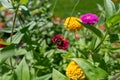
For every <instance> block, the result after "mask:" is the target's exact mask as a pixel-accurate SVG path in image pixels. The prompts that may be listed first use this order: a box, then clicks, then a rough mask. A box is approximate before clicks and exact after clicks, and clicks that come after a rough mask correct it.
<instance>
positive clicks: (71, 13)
mask: <svg viewBox="0 0 120 80" xmlns="http://www.w3.org/2000/svg"><path fill="white" fill-rule="evenodd" d="M79 1H80V0H77V2H76V4H75V5H74V7H73V9H72V12H71V15H70V16H72V15H73V13H74V11H75V9H76V7H77V5H78V3H79Z"/></svg>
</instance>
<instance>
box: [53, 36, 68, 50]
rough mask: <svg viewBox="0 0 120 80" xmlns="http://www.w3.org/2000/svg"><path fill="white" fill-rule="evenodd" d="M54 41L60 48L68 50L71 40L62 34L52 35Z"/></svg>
mask: <svg viewBox="0 0 120 80" xmlns="http://www.w3.org/2000/svg"><path fill="white" fill-rule="evenodd" d="M52 42H53V43H54V44H55V45H56V46H57V48H58V49H62V50H67V49H68V45H69V42H68V40H67V39H66V38H64V37H63V36H62V35H61V34H58V35H55V36H53V37H52Z"/></svg>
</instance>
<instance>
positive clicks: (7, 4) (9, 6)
mask: <svg viewBox="0 0 120 80" xmlns="http://www.w3.org/2000/svg"><path fill="white" fill-rule="evenodd" d="M0 2H1V4H2V5H3V6H4V7H6V8H12V5H11V4H10V2H8V0H0Z"/></svg>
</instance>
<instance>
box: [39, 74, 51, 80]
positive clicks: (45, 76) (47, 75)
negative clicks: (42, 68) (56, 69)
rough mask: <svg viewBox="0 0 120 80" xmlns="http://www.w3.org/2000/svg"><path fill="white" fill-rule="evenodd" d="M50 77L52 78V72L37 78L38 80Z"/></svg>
mask: <svg viewBox="0 0 120 80" xmlns="http://www.w3.org/2000/svg"><path fill="white" fill-rule="evenodd" d="M50 78H51V74H46V75H44V76H41V77H39V78H37V80H49V79H50Z"/></svg>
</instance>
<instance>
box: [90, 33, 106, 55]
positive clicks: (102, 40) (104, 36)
mask: <svg viewBox="0 0 120 80" xmlns="http://www.w3.org/2000/svg"><path fill="white" fill-rule="evenodd" d="M107 33H108V32H106V33H105V36H104V37H103V39H102V40H101V42H100V43H99V44H98V45H97V46H96V48H95V49H94V50H93V51H92V52H93V53H94V52H95V51H96V50H97V49H98V48H99V47H100V46H101V44H102V43H103V42H104V40H105V38H106V36H107Z"/></svg>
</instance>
